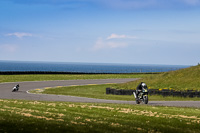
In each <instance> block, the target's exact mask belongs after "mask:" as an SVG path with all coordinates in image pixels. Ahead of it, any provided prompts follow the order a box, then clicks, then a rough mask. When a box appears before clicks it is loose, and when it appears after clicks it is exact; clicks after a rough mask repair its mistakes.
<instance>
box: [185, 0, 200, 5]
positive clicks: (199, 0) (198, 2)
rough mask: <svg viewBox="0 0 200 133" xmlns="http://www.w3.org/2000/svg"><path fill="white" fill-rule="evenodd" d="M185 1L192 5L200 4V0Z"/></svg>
mask: <svg viewBox="0 0 200 133" xmlns="http://www.w3.org/2000/svg"><path fill="white" fill-rule="evenodd" d="M184 2H185V3H186V4H189V5H192V6H195V5H199V4H200V0H184Z"/></svg>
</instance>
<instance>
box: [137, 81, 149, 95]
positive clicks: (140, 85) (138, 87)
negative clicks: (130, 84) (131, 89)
mask: <svg viewBox="0 0 200 133" xmlns="http://www.w3.org/2000/svg"><path fill="white" fill-rule="evenodd" d="M142 88H147V85H146V84H145V83H144V82H141V83H140V84H139V85H138V86H137V88H136V97H137V98H138V95H139V94H140V92H141V91H142Z"/></svg>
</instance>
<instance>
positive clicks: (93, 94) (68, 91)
mask: <svg viewBox="0 0 200 133" xmlns="http://www.w3.org/2000/svg"><path fill="white" fill-rule="evenodd" d="M116 85H117V84H112V85H111V84H104V85H84V86H69V87H56V88H43V89H39V88H38V89H35V90H32V91H30V92H32V93H42V94H55V95H70V96H80V97H89V98H97V99H109V100H125V101H133V100H135V99H134V97H133V95H107V94H106V88H107V87H110V86H116ZM149 100H150V101H200V98H189V97H188V98H181V97H172V96H171V97H163V96H155V95H154V96H150V95H149Z"/></svg>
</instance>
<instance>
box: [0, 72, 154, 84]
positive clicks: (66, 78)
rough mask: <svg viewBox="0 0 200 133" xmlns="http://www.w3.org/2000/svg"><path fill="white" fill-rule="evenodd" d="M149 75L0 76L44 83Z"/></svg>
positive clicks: (1, 78)
mask: <svg viewBox="0 0 200 133" xmlns="http://www.w3.org/2000/svg"><path fill="white" fill-rule="evenodd" d="M150 75H151V74H32V75H31V74H30V75H0V83H2V82H20V81H46V80H79V79H119V78H144V77H147V76H150Z"/></svg>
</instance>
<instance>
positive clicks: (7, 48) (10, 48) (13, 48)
mask: <svg viewBox="0 0 200 133" xmlns="http://www.w3.org/2000/svg"><path fill="white" fill-rule="evenodd" d="M0 49H1V51H3V52H9V53H14V52H16V51H17V46H16V45H13V44H3V45H0Z"/></svg>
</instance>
